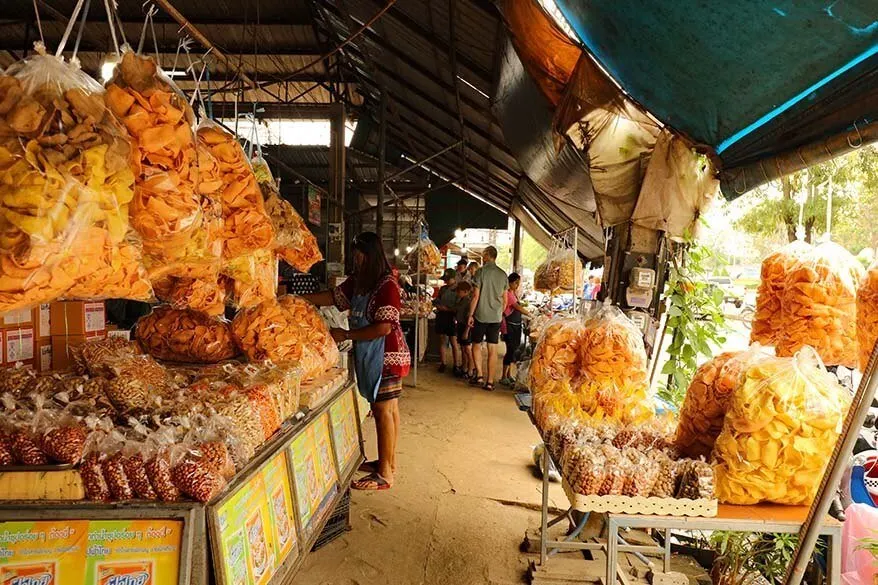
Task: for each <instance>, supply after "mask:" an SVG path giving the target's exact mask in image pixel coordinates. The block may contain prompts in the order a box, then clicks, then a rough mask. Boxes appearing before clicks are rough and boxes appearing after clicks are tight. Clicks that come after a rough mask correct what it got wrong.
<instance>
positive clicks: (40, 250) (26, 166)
mask: <svg viewBox="0 0 878 585" xmlns="http://www.w3.org/2000/svg"><path fill="white" fill-rule="evenodd" d="M104 97H105V96H104V90H103V88H102V87H101V86H100V84H98V83H97V82H96V81H94V80H93V79H92V78H90V77H89V76H88V75H86V74H85V73H83V72H82V71H81V70H80V69H79V68H78V67H76V66H74V65H71V64H67V63H65V62H64V61H63V60H61V59H59V58H56V57H53V56H48V55H45V54H43V53H38V54H37V55H35V56H33V57H30V58H28V59H26V60H24V61H21V62H18V63H16V64H14V65H13V66H12V67H10V68H9V70H8V72H7V75H6V76H2V77H0V311H8V310H12V309H14V308H18V307H24V306H28V305H32V304H35V303H39V302H45V301H49V300H53V299H55V298H57V297H59V296H61V295H68V296H71V297H79V298H106V297H117V298H131V299H139V300H147V299H149V298H150V297H151V296H152V291H151V288H150V286H149V283H148V281H147V279H146V277H145V271H144V268H143V266H142V264H141V257H140V256H141V250H140V244H139V242H138V240H137V237H136V234H135V233H134V232H133V230H131V229H130V228H129V221H128V218H129V205H130V202H131V200H132V197H133V187H134V174H133V173H132V171H131V162H132V147H131V144H130V138H129V136H128V134H127V132H126V131H125V129H124V128H123V127H122V126H121V125H120V124H119V123H118V122H117V121H116V120H115V118H114V117H113V116H112V114H111V113H110V112H109V111H108V110H107V108H106V106H105V103H104Z"/></svg>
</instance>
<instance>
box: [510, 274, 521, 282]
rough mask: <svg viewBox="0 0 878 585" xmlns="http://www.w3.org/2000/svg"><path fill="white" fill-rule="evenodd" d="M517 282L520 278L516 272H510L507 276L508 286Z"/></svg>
mask: <svg viewBox="0 0 878 585" xmlns="http://www.w3.org/2000/svg"><path fill="white" fill-rule="evenodd" d="M519 280H521V276H520V275H519V274H518V273H517V272H512V273H510V274H509V284H512V283H513V282H518V281H519Z"/></svg>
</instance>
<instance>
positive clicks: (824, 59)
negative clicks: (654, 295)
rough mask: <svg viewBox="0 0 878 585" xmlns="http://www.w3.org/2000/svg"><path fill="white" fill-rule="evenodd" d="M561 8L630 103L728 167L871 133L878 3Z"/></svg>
mask: <svg viewBox="0 0 878 585" xmlns="http://www.w3.org/2000/svg"><path fill="white" fill-rule="evenodd" d="M556 3H557V5H558V8H559V9H560V10H561V12H562V13H563V14H564V16H565V17H566V19H567V20H568V21H569V23H570V24H571V26H572V28H573V29H574V31H575V32H576V34H577V36H578V37H579V39H580V40H581V42H582V43H583V45H584V47H585V48H586V49H587V50H588V51H589V52H590V53H591V54H592V56H593V57H594V58H595V59H596V60H597V61H598V63H600V65H602V66H603V67H604V68H605V69H606V70H607V71H608V72H609V74H610V75H611V76H612V77H613V78H614V79H615V80H616V81H617V82H618V83H619V84H620V85H621V86H622V88H623V90H624V91H625V92H627V93H628V94H629V95H630V96H631V97H632V99H634V100H635V101H636V102H638V103H640V104H641V105H642V106H643V107H644V108H645V109H646V110H648V111H649V112H651V113H652V114H653V115H655V116H656V117H657V118H658V119H659V120H661V121H662V122H663V123H665V124H667V125H669V126H670V127H671V128H673V129H674V130H676V131H677V132H679V133H681V134H683V135H684V136H686V137H688V138H689V139H691V140H692V141H693V142H695V143H697V144H702V145H705V146H707V147H709V150H711V151H713V152H714V153H716V154H717V155H718V156H719V160H720V162H721V167H722V168H724V169H728V168H733V167H739V168H740V167H744V166H746V165H748V164H753V163H757V162H759V161H763V160H765V159H767V158H769V157H773V156H778V155H782V154H783V153H785V152H789V151H790V150H791V149H797V148H801V147H804V146H807V145H814V144H817V143H820V142H822V141H825V140H827V139H829V138H830V137H833V136H838V135H840V134H841V133H845V132H850V133H852V135H853V136H854V138H852V139H851V141H850V142H852V143H854V145H855V143H856V141H857V137H856V134H857V133H860V132H862V130H863V129H864V128H867V127H871V128H873V129H874V126H873V125H874V124H875V123H876V118H878V2H876V0H822V1H818V0H795V1H793V0H776V1H772V2H769V1H764V0H727V1H711V0H700V1H696V0H675V1H673V2H655V1H654V0H556ZM724 188H725V185H724ZM727 195H728V193H727Z"/></svg>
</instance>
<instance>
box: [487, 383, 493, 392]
mask: <svg viewBox="0 0 878 585" xmlns="http://www.w3.org/2000/svg"><path fill="white" fill-rule="evenodd" d="M485 390H487V391H488V392H493V391H494V384H493V383H491V382H488V383H487V384H485Z"/></svg>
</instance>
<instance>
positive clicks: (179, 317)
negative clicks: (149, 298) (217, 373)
mask: <svg viewBox="0 0 878 585" xmlns="http://www.w3.org/2000/svg"><path fill="white" fill-rule="evenodd" d="M135 335H136V337H137V341H138V342H140V345H141V346H142V347H143V349H144V350H145V351H146V353H148V354H149V355H151V356H153V357H155V358H158V359H160V360H167V361H172V362H191V363H208V364H211V363H217V362H221V361H224V360H228V359H231V358H233V357H235V356H236V355H237V354H238V348H237V347H236V346H235V341H234V339H232V327H231V324H230V323H229V322H228V321H225V320H223V319H218V318H214V317H210V316H208V315H205V314H204V313H199V312H198V311H193V310H190V309H184V310H177V309H172V308H171V307H168V306H167V305H165V306H159V307H156V308H155V309H153V311H152V313H150V314H149V315H146V316H144V317H141V318H140V320H139V321H137V328H136V330H135Z"/></svg>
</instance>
